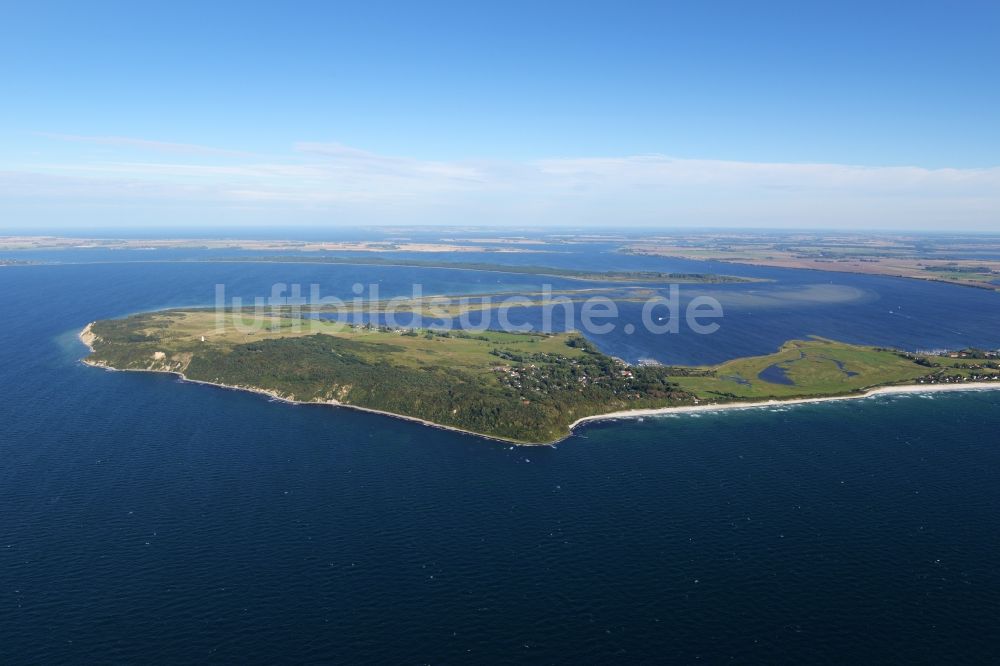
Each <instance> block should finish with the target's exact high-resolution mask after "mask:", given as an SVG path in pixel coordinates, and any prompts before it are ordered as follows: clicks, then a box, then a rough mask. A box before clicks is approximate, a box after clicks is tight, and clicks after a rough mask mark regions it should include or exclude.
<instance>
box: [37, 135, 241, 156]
mask: <svg viewBox="0 0 1000 666" xmlns="http://www.w3.org/2000/svg"><path fill="white" fill-rule="evenodd" d="M35 135H37V136H43V137H46V138H48V139H57V140H59V141H71V142H74V143H95V144H101V145H105V146H118V147H124V148H138V149H140V150H148V151H153V152H160V153H177V154H195V155H228V156H230V157H247V156H249V155H250V153H247V152H244V151H240V150H229V149H226V148H214V147H212V146H202V145H198V144H194V143H174V142H170V141H154V140H150V139H137V138H134V137H128V136H85V135H80V134H59V133H55V132H35Z"/></svg>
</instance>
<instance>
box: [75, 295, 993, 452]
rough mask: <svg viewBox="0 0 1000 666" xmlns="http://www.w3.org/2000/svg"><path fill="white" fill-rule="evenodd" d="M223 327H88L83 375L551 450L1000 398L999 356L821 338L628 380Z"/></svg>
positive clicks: (175, 316) (450, 336)
mask: <svg viewBox="0 0 1000 666" xmlns="http://www.w3.org/2000/svg"><path fill="white" fill-rule="evenodd" d="M224 315H225V316H226V317H227V318H229V317H235V318H236V319H237V320H240V319H242V318H245V319H246V321H245V322H244V325H242V326H239V327H237V326H232V325H230V326H225V327H221V328H220V327H219V325H218V324H219V317H220V313H218V312H215V311H212V310H208V309H177V310H164V311H158V312H151V313H143V314H137V315H132V316H129V317H125V318H122V319H109V320H102V321H97V322H94V323H92V324H90V325H88V326H87V327H86V328H85V329H84V331H83V332H82V333H81V336H80V337H81V340H83V342H84V343H85V344H86V345H87V346H88V347H89V349H90V352H91V353H90V354H89V355H88V356H87V357H86V359H85V362H86V363H88V364H90V365H94V366H99V367H104V368H108V369H115V370H139V371H152V372H169V373H174V374H177V375H180V376H182V377H184V378H186V379H188V380H190V381H195V382H204V383H210V384H215V385H219V386H224V387H229V388H236V389H242V390H248V391H256V392H260V393H265V394H267V395H270V396H273V397H275V398H278V399H281V400H288V401H295V402H302V403H318V404H329V405H342V406H347V407H353V408H358V409H364V410H369V411H376V412H382V413H387V414H391V415H395V416H400V417H404V418H409V419H413V420H417V421H421V422H423V423H427V424H430V425H437V426H440V427H445V428H452V429H457V430H462V431H466V432H471V433H475V434H478V435H482V436H485V437H490V438H495V439H501V440H505V441H510V442H514V443H518V444H545V443H552V442H555V441H558V440H560V439H563V438H565V437H566V436H568V435H569V434H570V431H571V429H572V428H573V426H574V425H575V424H576V423H578V422H582V421H586V420H593V419H594V418H597V417H602V416H606V415H614V414H616V413H620V412H633V413H636V412H635V410H661V409H664V408H685V409H695V408H697V409H703V408H707V407H710V408H714V407H717V406H721V405H728V404H732V405H748V404H757V403H760V402H765V401H774V400H778V401H802V400H813V399H818V398H833V397H838V396H860V395H864V394H865V393H866V392H867V391H870V390H872V389H874V388H877V387H889V386H900V385H916V386H948V385H956V384H967V383H970V382H976V383H983V384H984V385H990V384H989V383H990V382H996V383H997V384H996V385H1000V366H998V363H997V359H996V358H994V357H993V356H992V355H984V354H977V353H974V352H963V353H961V354H957V353H956V354H951V355H948V354H943V355H923V354H910V353H906V352H900V351H897V350H892V349H885V348H876V347H867V346H860V345H849V344H843V343H839V342H834V341H831V340H825V339H821V338H812V339H809V340H793V341H790V342H788V343H786V344H785V345H783V346H782V347H781V349H780V350H778V351H777V352H775V353H773V354H768V355H764V356H754V357H747V358H740V359H735V360H732V361H728V362H726V363H722V364H720V365H717V366H706V367H686V366H663V365H655V364H649V365H638V366H633V365H628V364H626V363H624V362H623V361H620V360H618V359H615V358H613V357H611V356H607V355H605V354H603V353H601V352H600V351H598V350H597V349H596V348H595V347H594V346H593V345H592V344H591V343H590V342H589V341H587V340H586V339H585V338H584V337H582V336H581V335H579V334H578V333H575V332H570V333H557V334H542V333H506V332H498V331H477V332H463V331H435V330H432V329H398V328H397V329H389V328H386V327H378V326H373V325H368V324H366V325H349V324H345V323H343V322H336V321H324V320H319V319H303V318H298V317H289V316H287V314H286V313H283V312H281V311H279V310H275V311H273V312H269V313H267V314H265V315H261V314H260V313H257V314H256V316H255V317H251V316H249V315H245V314H243V313H240V312H232V311H227V312H225V313H224ZM650 413H652V412H650Z"/></svg>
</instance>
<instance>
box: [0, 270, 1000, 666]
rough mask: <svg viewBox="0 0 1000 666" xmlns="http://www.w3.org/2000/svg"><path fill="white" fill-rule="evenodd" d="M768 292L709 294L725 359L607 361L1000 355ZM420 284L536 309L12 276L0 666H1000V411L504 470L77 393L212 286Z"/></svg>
mask: <svg viewBox="0 0 1000 666" xmlns="http://www.w3.org/2000/svg"><path fill="white" fill-rule="evenodd" d="M529 263H542V262H539V261H533V262H529ZM625 263H626V264H627V263H628V262H625ZM628 265H629V266H631V265H632V264H628ZM607 267H608V268H610V267H611V266H607ZM730 272H732V271H730ZM751 272H752V271H751ZM767 274H768V275H771V276H776V279H778V282H775V283H770V284H763V285H752V286H747V285H739V286H733V287H719V288H716V290H717V291H720V292H724V293H723V294H722V295H723V296H725V297H726V298H727V299H728V300H727V301H726V318H725V319H724V322H723V323H724V325H723V328H722V329H721V331H720V333H719V334H717V336H695V335H684V334H681V335H678V336H673V337H671V338H669V340H664V339H662V338H652V337H643V336H632V337H626V336H623V335H619V336H617V337H615V336H610V337H609V338H606V339H602V340H599V344H601V345H602V347H605V348H606V349H609V350H611V351H612V352H618V353H619V354H620V355H623V356H627V357H630V358H639V357H657V358H662V359H664V360H680V361H689V360H690V361H691V362H710V361H713V360H716V359H719V358H725V357H731V356H738V355H742V354H744V353H748V352H749V353H758V352H763V351H769V350H771V349H773V347H774V346H776V345H777V344H778V343H780V342H781V341H783V340H784V339H786V338H788V337H793V336H794V335H798V334H800V333H802V334H805V333H816V334H820V335H828V336H830V337H838V338H841V339H850V340H856V341H859V342H874V343H885V344H897V345H900V346H913V347H945V346H959V345H965V344H980V345H983V346H992V347H997V346H1000V326H998V324H1000V307H998V306H997V305H998V301H997V296H996V294H991V293H988V292H985V291H980V290H975V289H966V288H960V287H950V286H947V285H934V284H923V283H917V282H909V281H904V280H892V279H887V278H866V277H863V276H847V275H830V274H823V273H816V272H810V271H801V272H798V271H786V272H782V271H770V272H768V273H767ZM417 279H419V280H420V281H422V282H423V283H424V284H425V285H429V286H430V290H436V291H440V292H442V293H443V292H446V291H447V292H458V291H465V292H475V291H483V290H484V289H485V288H487V287H488V288H491V289H492V288H506V289H515V290H516V289H527V288H533V287H535V286H537V284H538V283H539V280H538V279H537V278H532V277H531V276H519V275H509V274H508V275H504V274H491V273H476V272H469V271H427V270H422V271H420V270H416V269H386V268H375V267H344V266H287V265H270V266H259V265H253V266H251V265H225V264H224V265H219V264H188V265H177V264H100V265H61V266H27V267H11V268H0V289H2V292H0V293H2V294H3V296H4V299H5V304H6V307H5V308H4V315H5V318H4V325H3V326H2V327H0V385H2V386H3V387H4V392H3V400H2V401H0V663H4V664H8V663H11V664H13V663H57V662H70V661H75V662H100V663H121V662H163V661H170V662H227V663H231V662H239V663H273V662H276V661H294V662H305V661H313V662H327V663H331V662H334V663H355V662H372V661H381V662H390V663H400V662H402V663H483V662H512V661H526V662H532V663H574V664H575V663H584V662H607V661H622V662H626V661H627V662H639V661H645V662H654V661H659V662H662V661H672V662H678V663H692V662H701V663H719V662H730V661H734V662H747V661H758V662H767V663H795V664H799V663H803V662H814V661H824V662H830V663H843V662H847V661H855V662H867V663H941V662H944V661H962V662H976V663H988V662H995V661H997V660H998V659H1000V643H998V641H997V640H996V636H997V630H996V627H997V626H998V623H1000V555H998V553H1000V531H998V530H997V529H996V526H997V524H998V523H1000V435H998V433H1000V392H979V393H962V394H949V395H942V394H939V395H935V396H933V397H931V396H906V397H893V398H886V397H883V398H872V399H866V400H861V401H851V402H839V403H829V404H823V405H808V406H798V407H792V408H787V407H786V408H782V409H771V410H747V411H740V412H727V413H720V414H705V415H701V416H691V415H688V416H676V417H669V418H668V417H663V418H648V419H646V420H644V421H642V422H638V421H618V422H606V423H601V424H594V425H590V426H588V427H585V428H582V429H580V430H579V431H578V433H577V435H576V436H574V437H572V438H570V439H569V440H567V441H565V442H564V443H562V444H561V445H559V446H558V447H556V448H532V449H511V448H509V447H507V446H504V445H500V444H497V443H493V442H488V441H484V440H481V439H479V438H476V437H472V436H464V435H460V434H455V433H449V432H444V431H440V430H436V429H431V428H426V427H422V426H418V425H414V424H410V423H406V422H402V421H399V420H395V419H391V418H386V417H379V416H375V415H370V414H362V413H354V412H350V411H348V410H337V409H333V408H325V407H303V406H289V405H286V404H281V403H274V402H269V401H268V400H267V399H265V398H262V397H260V396H256V395H250V394H243V393H239V392H235V391H227V390H221V389H216V388H213V387H208V386H200V385H193V384H183V383H180V382H178V381H177V380H175V379H173V378H171V377H167V376H156V375H148V374H138V373H136V374H133V373H111V372H103V371H100V370H96V369H92V368H88V367H85V366H83V365H81V364H79V363H78V359H79V358H80V357H81V356H82V354H83V353H84V350H83V348H82V347H81V346H80V344H79V343H78V342H77V340H76V338H75V334H76V332H77V331H78V330H79V328H80V327H82V326H83V325H84V324H86V323H87V322H88V321H91V320H93V319H96V318H101V317H109V316H118V315H122V314H125V313H129V312H134V311H138V310H146V309H152V308H158V307H167V306H174V305H190V304H210V303H211V302H212V298H213V294H214V285H215V284H217V283H224V284H226V286H227V291H228V293H230V294H235V295H245V296H253V295H266V289H267V288H268V287H269V286H270V284H271V283H273V282H275V281H286V282H302V283H308V282H310V281H319V282H321V283H323V284H324V285H329V286H330V289H331V290H338V289H339V290H340V293H343V294H346V293H349V288H350V284H351V283H352V282H354V281H363V282H367V281H369V280H376V281H377V280H381V281H382V282H381V284H382V285H383V286H384V288H385V290H386V293H387V295H391V294H392V293H393V292H399V293H405V292H406V290H407V289H408V285H409V283H410V282H412V281H414V280H417ZM498 285H499V287H498ZM811 285H826V286H828V287H833V289H827V290H825V291H822V292H819V291H815V289H813V288H812V287H811ZM808 289H813V290H812V291H802V290H808ZM797 294H798V295H797ZM802 294H806V295H811V296H810V298H813V300H809V299H806V300H805V301H804V300H803V299H802V298H801V295H802ZM820 295H822V298H826V299H827V301H826V302H824V303H822V304H817V303H816V302H815V299H816V298H820Z"/></svg>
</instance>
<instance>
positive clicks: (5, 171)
mask: <svg viewBox="0 0 1000 666" xmlns="http://www.w3.org/2000/svg"><path fill="white" fill-rule="evenodd" d="M998 33H1000V4H998V3H996V2H962V1H956V2H938V3H927V2H914V1H911V2H899V3H893V2H886V3H871V2H868V3H851V2H835V3H834V2H829V3H812V2H788V3H780V2H771V3H765V2H761V3H748V2H701V3H695V2H685V3H669V2H658V3H642V2H634V3H585V2H564V3H562V2H547V3H540V2H532V3H528V2H524V3H520V2H483V3H473V2H461V3H432V2H428V3H384V2H383V3H379V2H365V3H360V2H351V3H335V2H317V3H312V2H287V3H277V2H275V3H267V4H264V3H257V4H255V3H251V2H241V3H224V2H215V3H182V2H169V3H168V2H161V3H136V2H129V3H108V2H103V3H102V2H96V3H80V2H72V3H46V2H36V3H8V4H7V5H6V6H4V7H3V8H2V9H0V86H2V88H0V89H2V99H3V103H2V104H0V228H2V227H7V228H19V229H21V228H34V227H37V228H38V229H43V228H50V227H62V226H73V225H77V226H80V227H86V226H87V225H94V226H109V225H110V226H129V225H132V226H140V227H141V226H142V225H144V224H145V225H154V224H155V225H156V226H161V227H162V226H177V227H184V226H192V225H197V226H204V225H206V224H218V225H221V226H226V225H269V226H278V225H281V224H317V225H331V226H338V225H339V226H350V225H358V224H411V223H420V224H434V223H440V224H468V223H477V222H478V223H484V224H510V225H514V226H517V225H539V224H552V225H556V224H561V225H579V224H585V225H595V226H601V225H608V226H621V225H623V224H627V225H635V226H643V225H653V226H698V225H710V226H785V227H788V226H793V227H810V226H812V227H827V228H828V227H841V226H842V227H844V228H848V227H850V228H857V227H861V228H900V229H903V228H914V229H933V228H936V227H939V226H945V227H947V228H962V229H970V230H974V229H982V230H990V229H993V228H996V229H997V230H1000V215H998V213H1000V157H998V156H1000V122H997V120H998V109H1000V85H997V66H998V64H1000V39H997V37H996V35H997V34H998Z"/></svg>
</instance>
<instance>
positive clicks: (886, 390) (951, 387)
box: [77, 322, 1000, 446]
mask: <svg viewBox="0 0 1000 666" xmlns="http://www.w3.org/2000/svg"><path fill="white" fill-rule="evenodd" d="M93 325H94V322H91V323H89V324H87V325H86V326H85V327H84V328H83V329H82V330H81V331H80V333H79V334H77V338H78V339H79V340H80V342H81V343H82V344H83V345H84V346H85V347H86V348H87V349H88V350H89V351H90V352H93V351H94V347H93V341H94V333H93V331H92V330H91V329H92V327H93ZM80 362H81V363H83V364H85V365H89V366H90V367H92V368H101V369H102V370H107V371H109V372H154V373H161V374H169V375H174V376H175V377H178V378H179V379H180V380H181V381H183V382H189V383H192V384H203V385H207V386H215V387H218V388H223V389H229V390H232V391H246V392H248V393H257V394H259V395H264V396H267V397H268V398H271V399H272V400H276V401H279V402H285V403H288V404H293V405H326V406H328V407H346V408H348V409H355V410H358V411H362V412H368V413H370V414H379V415H382V416H390V417H393V418H397V419H403V420H404V421H410V422H412V423H419V424H421V425H425V426H429V427H432V428H440V429H441V430H449V431H451V432H457V433H462V434H465V435H474V436H475V437H482V438H483V439H489V440H492V441H495V442H502V443H504V444H513V445H516V446H555V445H556V444H559V443H561V442H563V441H565V440H567V439H569V438H571V437H573V435H574V434H575V430H576V429H577V427H579V426H581V425H584V424H587V423H592V422H597V421H613V420H616V419H635V418H643V417H646V416H665V415H668V414H691V413H702V412H720V411H729V410H739V409H760V408H763V407H783V406H787V405H806V404H815V403H821V402H833V401H839V400H862V399H865V398H873V397H877V396H880V395H905V394H914V393H951V392H956V391H986V390H1000V382H968V383H964V384H902V385H893V386H878V387H875V388H871V389H868V390H866V391H863V392H861V393H851V394H847V395H831V396H818V397H814V398H789V399H787V400H778V399H772V400H758V401H755V402H725V403H721V404H703V405H676V406H673V407H657V408H647V409H627V410H621V411H617V412H607V413H605V414H593V415H591V416H584V417H581V418H579V419H577V420H576V421H573V422H572V423H570V424H569V426H567V430H568V432H567V434H566V435H564V436H562V437H560V438H559V439H556V440H552V441H550V442H524V441H520V440H515V439H508V438H506V437H500V436H497V435H487V434H485V433H480V432H475V431H473V430H465V429H463V428H457V427H455V426H449V425H444V424H441V423H435V422H434V421H428V420H426V419H422V418H419V417H416V416H407V415H406V414H397V413H395V412H387V411H383V410H380V409H373V408H371V407H362V406H360V405H350V404H345V403H342V402H339V401H337V400H328V401H324V402H319V401H304V400H294V399H290V398H286V397H284V396H282V395H279V394H278V393H275V392H274V391H269V390H267V389H262V388H259V387H256V386H234V385H232V384H221V383H218V382H209V381H204V380H200V379H189V378H188V377H186V376H185V375H184V373H182V372H176V371H173V370H147V369H144V368H114V367H111V366H108V365H104V364H102V363H94V362H92V361H90V360H88V359H87V358H82V359H80Z"/></svg>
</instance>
